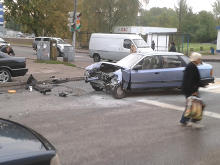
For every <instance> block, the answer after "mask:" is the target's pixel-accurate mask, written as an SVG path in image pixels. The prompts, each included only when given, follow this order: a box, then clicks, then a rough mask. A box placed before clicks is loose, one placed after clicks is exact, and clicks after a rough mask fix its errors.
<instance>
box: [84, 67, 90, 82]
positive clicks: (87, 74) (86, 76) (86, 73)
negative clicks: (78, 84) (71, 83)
mask: <svg viewBox="0 0 220 165" xmlns="http://www.w3.org/2000/svg"><path fill="white" fill-rule="evenodd" d="M88 78H89V71H88V70H86V71H85V72H84V79H85V81H88Z"/></svg>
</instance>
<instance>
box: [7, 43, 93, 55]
mask: <svg viewBox="0 0 220 165" xmlns="http://www.w3.org/2000/svg"><path fill="white" fill-rule="evenodd" d="M11 45H12V46H18V47H26V48H32V45H22V44H21V45H20V44H11ZM76 53H87V54H88V53H89V51H88V50H86V49H85V50H83V49H76Z"/></svg>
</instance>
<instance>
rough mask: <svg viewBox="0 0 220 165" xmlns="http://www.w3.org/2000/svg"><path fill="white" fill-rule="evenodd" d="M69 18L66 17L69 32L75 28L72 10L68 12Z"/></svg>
mask: <svg viewBox="0 0 220 165" xmlns="http://www.w3.org/2000/svg"><path fill="white" fill-rule="evenodd" d="M68 14H69V18H68V22H69V23H68V27H69V30H70V32H74V30H75V23H74V12H69V13H68Z"/></svg>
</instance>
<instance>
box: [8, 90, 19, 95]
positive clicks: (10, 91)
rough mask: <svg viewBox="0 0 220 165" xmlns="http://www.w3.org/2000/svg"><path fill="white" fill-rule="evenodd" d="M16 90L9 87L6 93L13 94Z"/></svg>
mask: <svg viewBox="0 0 220 165" xmlns="http://www.w3.org/2000/svg"><path fill="white" fill-rule="evenodd" d="M16 92H17V91H16V90H12V89H9V90H8V93H10V94H14V93H16Z"/></svg>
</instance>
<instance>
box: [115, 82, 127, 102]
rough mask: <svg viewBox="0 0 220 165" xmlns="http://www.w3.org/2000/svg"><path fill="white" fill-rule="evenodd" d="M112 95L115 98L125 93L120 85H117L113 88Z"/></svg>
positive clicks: (122, 96)
mask: <svg viewBox="0 0 220 165" xmlns="http://www.w3.org/2000/svg"><path fill="white" fill-rule="evenodd" d="M112 95H113V97H114V98H116V99H122V98H124V97H125V95H126V93H125V90H124V89H123V88H122V86H121V85H117V86H115V87H114V88H113V91H112Z"/></svg>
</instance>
